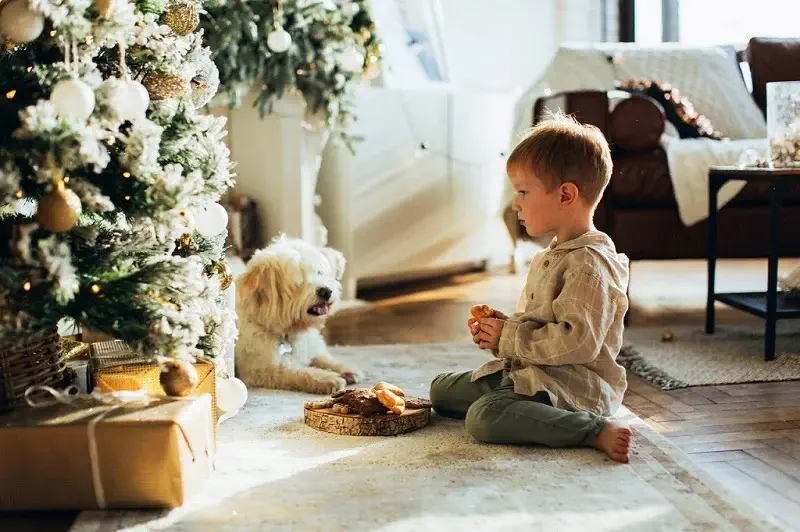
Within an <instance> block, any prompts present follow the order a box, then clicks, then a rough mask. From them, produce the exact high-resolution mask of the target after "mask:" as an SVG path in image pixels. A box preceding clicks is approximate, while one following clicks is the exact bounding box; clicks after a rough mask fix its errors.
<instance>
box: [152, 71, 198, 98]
mask: <svg viewBox="0 0 800 532" xmlns="http://www.w3.org/2000/svg"><path fill="white" fill-rule="evenodd" d="M142 84H143V85H144V87H145V88H146V89H147V92H148V93H150V99H151V100H166V99H168V98H175V97H176V96H180V95H181V94H183V93H184V92H185V91H186V89H187V83H186V80H184V79H183V78H182V77H180V76H176V75H174V74H155V73H151V74H148V75H147V76H146V77H145V78H144V81H143V82H142Z"/></svg>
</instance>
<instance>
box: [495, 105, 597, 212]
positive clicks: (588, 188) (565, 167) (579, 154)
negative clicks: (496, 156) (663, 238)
mask: <svg viewBox="0 0 800 532" xmlns="http://www.w3.org/2000/svg"><path fill="white" fill-rule="evenodd" d="M611 170H612V162H611V150H610V149H609V147H608V142H607V141H606V139H605V137H604V136H603V134H602V133H601V132H600V129H598V128H597V127H595V126H591V125H587V124H581V123H580V122H578V121H577V120H576V119H575V118H574V117H573V116H567V115H565V114H563V113H561V112H558V113H553V114H551V115H550V116H549V117H548V118H547V119H545V120H544V121H542V122H540V123H539V124H537V125H536V126H535V127H533V128H532V129H531V130H530V132H528V134H527V135H525V137H524V138H523V139H522V140H521V141H520V142H519V144H517V145H516V147H515V148H514V149H513V151H512V152H511V155H509V156H508V161H507V162H506V172H508V173H509V175H510V174H511V172H513V171H521V172H523V173H524V174H526V175H531V174H533V175H534V176H535V177H537V178H538V179H539V180H540V181H542V183H544V185H545V187H546V188H547V190H548V191H552V190H554V189H555V188H556V187H558V186H559V185H561V184H562V183H574V184H575V186H576V187H578V191H579V193H580V197H582V198H583V201H584V202H586V204H587V205H590V206H592V207H595V206H597V204H598V203H599V202H600V198H601V197H602V196H603V191H604V190H605V188H606V185H608V182H609V180H610V179H611Z"/></svg>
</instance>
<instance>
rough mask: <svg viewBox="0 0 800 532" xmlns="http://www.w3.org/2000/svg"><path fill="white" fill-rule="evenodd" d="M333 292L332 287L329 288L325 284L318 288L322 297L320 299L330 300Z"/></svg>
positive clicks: (318, 292) (318, 293)
mask: <svg viewBox="0 0 800 532" xmlns="http://www.w3.org/2000/svg"><path fill="white" fill-rule="evenodd" d="M331 294H333V291H331V289H330V288H327V287H325V286H323V287H321V288H317V295H318V296H319V297H320V299H324V300H325V301H328V300H329V299H330V298H331Z"/></svg>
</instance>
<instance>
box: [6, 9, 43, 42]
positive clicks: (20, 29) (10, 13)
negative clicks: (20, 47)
mask: <svg viewBox="0 0 800 532" xmlns="http://www.w3.org/2000/svg"><path fill="white" fill-rule="evenodd" d="M43 30H44V17H43V16H42V14H41V13H39V12H37V11H34V10H33V9H31V8H30V5H29V4H28V0H11V1H10V2H7V3H6V5H5V6H2V7H0V33H1V34H3V35H5V36H6V37H8V38H9V39H11V40H13V41H16V42H23V43H25V42H31V41H34V40H36V38H37V37H39V35H41V34H42V31H43Z"/></svg>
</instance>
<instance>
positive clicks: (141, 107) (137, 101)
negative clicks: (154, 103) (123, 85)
mask: <svg viewBox="0 0 800 532" xmlns="http://www.w3.org/2000/svg"><path fill="white" fill-rule="evenodd" d="M128 96H129V97H130V99H131V101H132V102H133V103H132V105H133V106H134V107H135V109H136V116H142V115H144V114H145V113H146V112H147V108H148V107H149V106H150V95H149V94H148V93H147V89H145V88H144V85H142V84H141V83H139V82H138V81H135V80H129V81H128Z"/></svg>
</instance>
